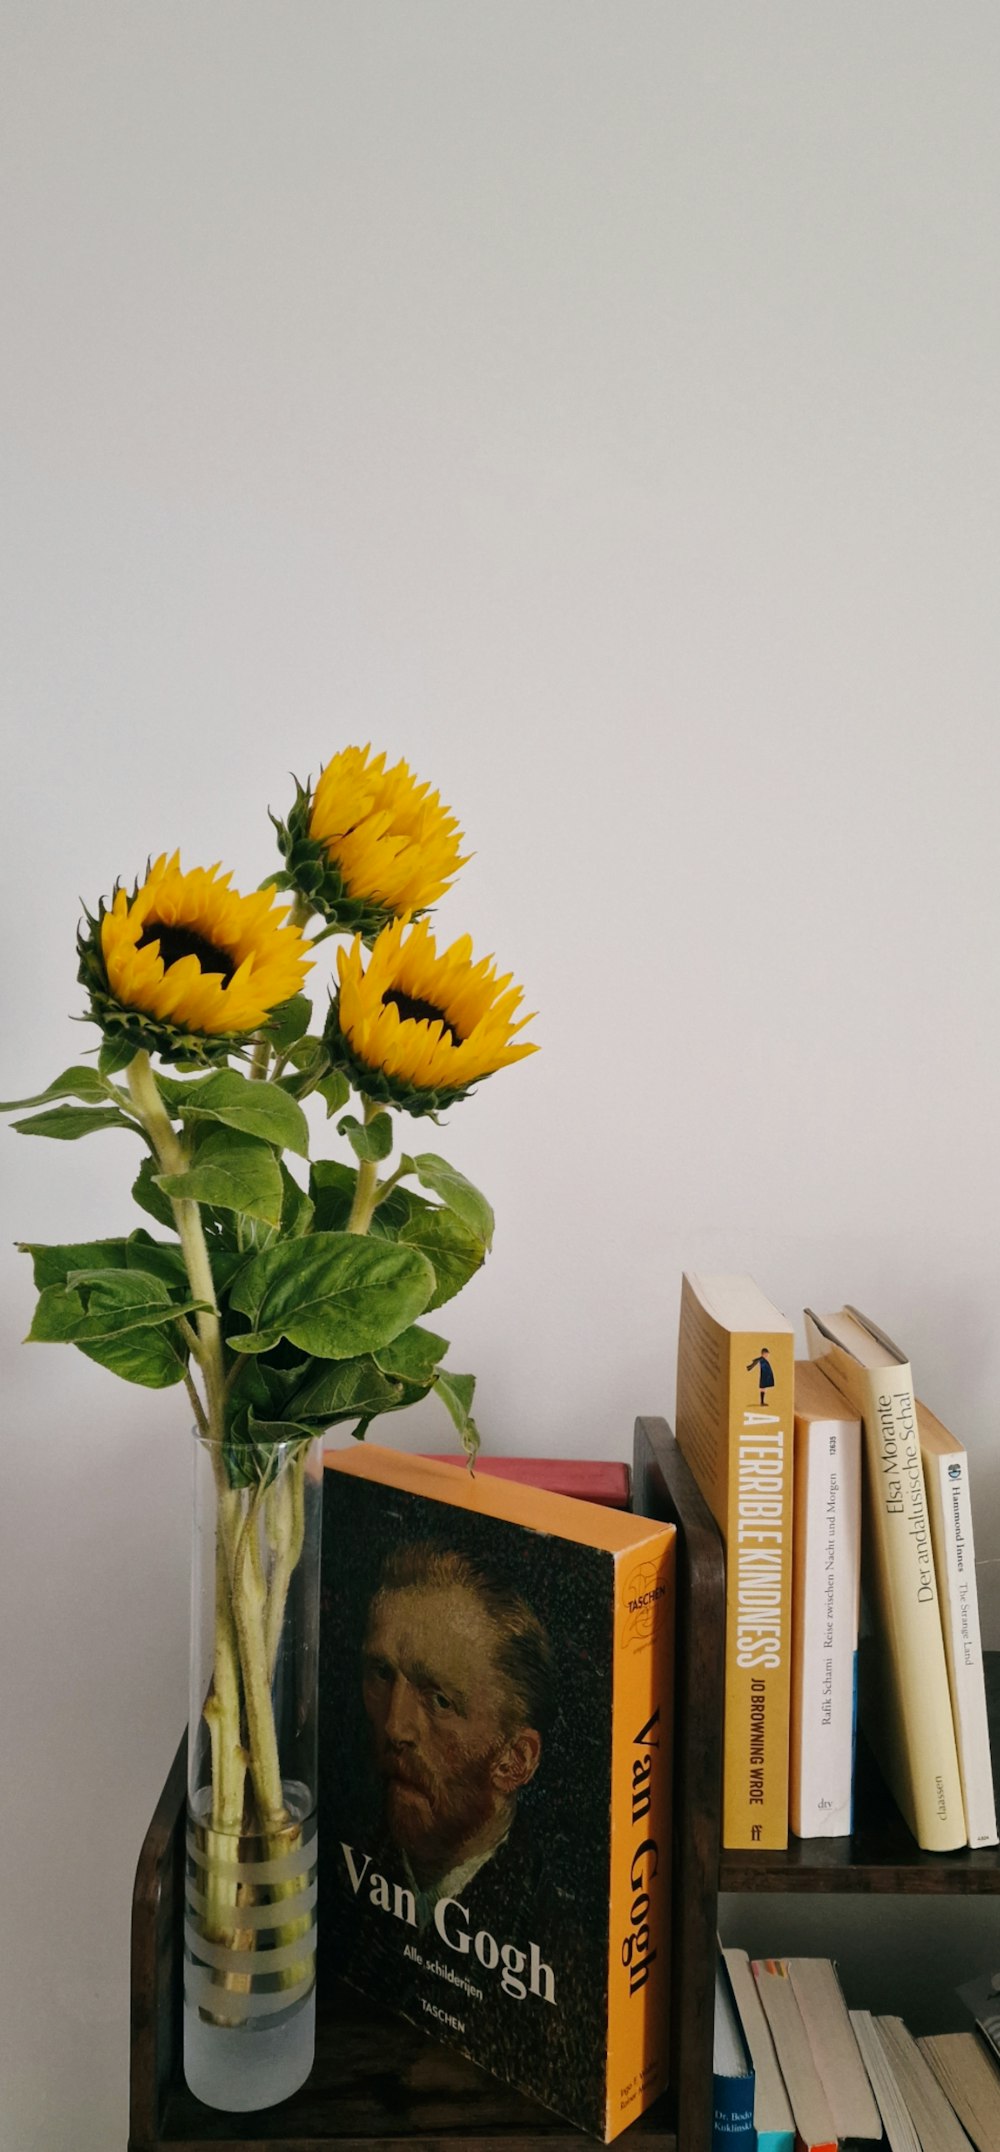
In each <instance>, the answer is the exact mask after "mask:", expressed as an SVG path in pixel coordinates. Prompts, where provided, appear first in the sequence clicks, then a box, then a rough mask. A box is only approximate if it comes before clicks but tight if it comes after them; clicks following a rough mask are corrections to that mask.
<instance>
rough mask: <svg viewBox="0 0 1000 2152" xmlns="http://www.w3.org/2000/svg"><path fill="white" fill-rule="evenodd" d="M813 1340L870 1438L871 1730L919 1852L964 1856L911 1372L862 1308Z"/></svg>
mask: <svg viewBox="0 0 1000 2152" xmlns="http://www.w3.org/2000/svg"><path fill="white" fill-rule="evenodd" d="M806 1338H807V1342H808V1345H809V1352H810V1355H811V1357H812V1358H813V1359H814V1360H816V1361H818V1363H819V1366H820V1367H821V1369H822V1371H823V1373H824V1375H827V1376H829V1379H830V1381H831V1382H832V1383H833V1384H834V1385H835V1387H836V1388H837V1389H838V1390H840V1391H841V1392H842V1394H843V1395H844V1396H845V1397H846V1398H848V1399H849V1400H850V1403H851V1405H852V1406H853V1408H854V1410H855V1412H857V1413H858V1414H859V1415H860V1418H861V1422H862V1426H863V1429H864V1438H863V1470H862V1511H863V1522H862V1532H861V1574H862V1587H863V1591H864V1598H865V1603H866V1607H867V1613H868V1618H869V1622H870V1625H871V1632H872V1640H871V1644H870V1645H869V1644H868V1643H864V1644H863V1645H862V1649H861V1653H860V1660H859V1671H860V1700H861V1723H862V1726H863V1728H864V1731H865V1733H866V1735H867V1737H868V1740H869V1743H870V1745H871V1747H872V1749H873V1750H874V1752H875V1756H876V1758H877V1760H878V1763H879V1765H880V1768H881V1770H882V1773H883V1776H884V1777H885V1779H886V1781H887V1783H888V1785H889V1786H890V1787H891V1789H892V1792H893V1795H894V1797H895V1800H896V1803H897V1806H898V1807H899V1808H900V1809H901V1810H902V1813H903V1815H904V1816H905V1817H906V1821H907V1823H908V1824H909V1826H910V1829H911V1831H912V1832H913V1835H914V1838H915V1839H916V1841H917V1844H918V1845H919V1846H922V1847H923V1848H924V1850H925V1852H927V1853H949V1852H953V1851H954V1850H955V1848H956V1847H958V1846H964V1845H965V1843H966V1836H965V1807H964V1804H963V1801H962V1782H961V1779H960V1777H959V1770H958V1752H957V1749H956V1746H955V1727H954V1721H953V1719H952V1712H951V1693H950V1690H949V1687H948V1668H947V1665H946V1663H945V1656H944V1638H943V1636H942V1632H941V1607H940V1601H939V1598H938V1588H937V1580H936V1576H935V1570H934V1552H933V1548H932V1545H931V1531H930V1521H929V1518H928V1513H927V1495H926V1489H925V1486H924V1472H923V1465H922V1463H921V1457H920V1441H919V1436H918V1431H917V1412H916V1402H915V1399H914V1395H913V1376H912V1374H911V1373H910V1367H909V1362H908V1361H907V1358H906V1355H905V1353H902V1352H901V1351H900V1349H899V1347H898V1345H893V1343H892V1342H891V1340H890V1339H889V1338H887V1337H885V1336H883V1334H882V1332H881V1331H880V1330H876V1328H875V1325H874V1323H870V1322H869V1321H868V1320H867V1318H866V1317H865V1316H863V1315H859V1313H858V1310H857V1309H856V1308H841V1309H840V1310H839V1311H838V1312H837V1314H835V1315H814V1314H813V1313H812V1311H811V1309H809V1308H807V1309H806Z"/></svg>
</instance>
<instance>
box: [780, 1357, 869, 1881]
mask: <svg viewBox="0 0 1000 2152" xmlns="http://www.w3.org/2000/svg"><path fill="white" fill-rule="evenodd" d="M794 1514H795V1527H794V1534H793V1557H792V1698H791V1743H790V1752H789V1817H790V1821H791V1826H792V1830H793V1831H794V1832H795V1834H796V1837H798V1838H841V1837H844V1836H846V1835H848V1834H849V1833H850V1831H851V1828H852V1825H853V1820H854V1750H855V1731H856V1724H857V1661H858V1612H859V1605H860V1593H861V1422H860V1420H859V1419H858V1417H857V1414H856V1413H853V1412H852V1411H851V1408H850V1406H849V1405H847V1404H845V1402H844V1399H843V1398H842V1396H841V1394H840V1391H839V1390H835V1389H834V1386H833V1384H832V1383H831V1382H828V1381H827V1380H826V1377H825V1375H821V1373H820V1371H819V1368H818V1367H815V1366H814V1365H813V1363H812V1362H811V1361H808V1360H807V1361H801V1360H800V1361H796V1365H795V1500H794Z"/></svg>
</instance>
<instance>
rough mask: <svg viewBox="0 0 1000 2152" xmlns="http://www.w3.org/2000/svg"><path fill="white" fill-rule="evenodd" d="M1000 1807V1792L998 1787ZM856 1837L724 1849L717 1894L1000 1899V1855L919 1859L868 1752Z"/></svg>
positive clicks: (998, 1691) (990, 1674) (992, 1680)
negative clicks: (776, 1848) (767, 1849)
mask: <svg viewBox="0 0 1000 2152" xmlns="http://www.w3.org/2000/svg"><path fill="white" fill-rule="evenodd" d="M986 1683H987V1700H988V1704H989V1713H990V1743H991V1746H992V1750H993V1762H994V1770H996V1769H997V1765H998V1763H1000V1651H992V1652H987V1654H986ZM998 1799H1000V1787H998ZM855 1806H856V1813H857V1818H858V1823H857V1829H856V1830H855V1832H854V1835H853V1837H851V1838H790V1839H789V1842H788V1850H787V1852H784V1853H763V1852H762V1853H756V1852H752V1851H751V1852H742V1851H741V1852H736V1851H734V1850H733V1849H731V1848H729V1847H723V1849H722V1853H721V1855H720V1861H719V1889H720V1890H730V1891H773V1890H786V1891H817V1892H831V1891H865V1892H871V1893H875V1892H890V1891H891V1892H894V1893H899V1892H905V1893H909V1892H917V1893H923V1894H924V1895H925V1896H930V1895H942V1896H943V1895H944V1894H946V1893H947V1895H948V1896H959V1895H961V1896H966V1897H983V1896H987V1895H988V1894H989V1893H990V1892H993V1891H1000V1847H997V1846H986V1847H983V1848H980V1849H977V1850H976V1851H970V1850H969V1849H968V1848H966V1849H965V1851H964V1852H961V1853H922V1852H921V1850H920V1847H919V1846H918V1845H917V1842H916V1840H915V1838H914V1837H913V1836H912V1835H911V1833H910V1831H909V1830H908V1829H907V1826H906V1824H905V1823H904V1822H903V1818H902V1816H901V1815H900V1813H899V1810H898V1808H897V1807H896V1804H895V1802H894V1800H893V1798H892V1795H891V1794H890V1793H889V1791H888V1788H887V1786H886V1784H885V1781H884V1779H883V1778H882V1777H881V1776H880V1774H879V1772H878V1770H877V1769H876V1766H875V1764H874V1762H873V1760H872V1757H871V1754H870V1752H869V1751H868V1749H866V1748H865V1747H864V1746H863V1745H862V1747H861V1750H860V1753H859V1757H858V1783H857V1797H856V1803H855Z"/></svg>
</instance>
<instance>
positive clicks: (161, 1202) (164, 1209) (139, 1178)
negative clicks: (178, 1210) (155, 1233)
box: [132, 1158, 174, 1226]
mask: <svg viewBox="0 0 1000 2152" xmlns="http://www.w3.org/2000/svg"><path fill="white" fill-rule="evenodd" d="M156 1172H157V1165H156V1160H155V1158H144V1159H143V1161H142V1164H141V1166H140V1167H139V1171H138V1173H137V1175H136V1177H135V1180H134V1181H133V1183H132V1194H133V1196H134V1198H135V1201H136V1202H137V1203H138V1205H139V1209H140V1210H144V1211H145V1212H146V1213H147V1215H148V1216H149V1217H150V1218H155V1220H156V1223H157V1225H166V1226H172V1225H173V1223H174V1214H173V1211H172V1210H171V1207H170V1197H169V1196H165V1195H164V1193H163V1190H162V1188H158V1187H157V1185H156Z"/></svg>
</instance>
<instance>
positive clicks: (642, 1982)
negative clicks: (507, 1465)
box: [320, 1443, 675, 2142]
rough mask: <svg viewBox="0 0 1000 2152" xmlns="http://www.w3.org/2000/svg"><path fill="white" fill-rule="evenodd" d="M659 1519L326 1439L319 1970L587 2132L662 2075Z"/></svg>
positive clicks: (666, 1601) (665, 1861) (664, 1608)
mask: <svg viewBox="0 0 1000 2152" xmlns="http://www.w3.org/2000/svg"><path fill="white" fill-rule="evenodd" d="M674 1561H675V1533H674V1529H673V1527H672V1526H670V1525H663V1524H658V1523H654V1522H652V1521H650V1520H648V1519H645V1518H642V1517H636V1516H633V1515H632V1514H630V1513H628V1512H622V1511H616V1510H611V1509H604V1508H602V1507H600V1506H599V1505H596V1504H594V1503H590V1502H579V1501H574V1500H572V1499H570V1498H568V1497H565V1496H560V1495H553V1494H548V1493H546V1492H544V1491H542V1490H539V1489H537V1488H534V1487H529V1486H523V1485H517V1484H515V1483H512V1482H507V1481H505V1480H501V1479H498V1478H495V1477H490V1476H488V1475H487V1474H485V1473H479V1472H477V1473H476V1474H475V1476H472V1475H471V1474H469V1473H468V1472H466V1471H456V1470H455V1469H454V1468H453V1467H452V1466H451V1465H445V1464H439V1463H435V1462H432V1461H431V1460H429V1459H426V1458H420V1457H414V1456H407V1455H404V1454H401V1453H400V1452H398V1451H394V1450H388V1449H380V1448H377V1447H375V1446H374V1445H373V1444H370V1443H365V1444H364V1445H363V1446H359V1447H358V1448H357V1449H354V1450H351V1451H342V1452H335V1453H333V1454H331V1455H329V1456H328V1458H327V1484H326V1500H325V1503H324V1525H323V1582H322V1590H323V1619H322V1624H321V1646H320V1651H321V1660H320V1710H321V1743H320V1746H321V1764H320V1798H321V1802H322V1813H323V1817H324V1829H325V1840H326V1846H327V1852H326V1857H325V1861H324V1863H323V1871H324V1880H325V1895H326V1900H327V1903H326V1907H325V1911H326V1915H327V1917H326V1920H325V1933H326V1936H327V1938H328V1940H329V1944H330V1949H331V1952H332V1959H333V1970H334V1971H336V1972H338V1973H339V1974H341V1975H342V1976H343V1977H344V1978H345V1979H346V1980H347V1981H349V1982H350V1983H351V1984H352V1985H353V1986H355V1987H356V1988H358V1989H360V1990H361V1991H362V1992H363V1993H364V1994H366V1995H368V1996H370V1997H372V1998H373V1999H374V2000H376V2001H377V2002H379V2003H382V2004H385V2005H388V2006H389V2007H391V2008H395V2009H397V2010H399V2011H401V2012H402V2013H403V2014H404V2015H405V2016H406V2017H408V2018H411V2019H412V2020H413V2022H414V2023H416V2024H418V2025H420V2026H421V2027H422V2028H423V2029H424V2030H425V2031H426V2032H429V2033H431V2034H432V2035H433V2036H434V2037H435V2038H436V2039H439V2040H442V2041H444V2042H446V2043H447V2044H448V2045H450V2046H453V2047H457V2048H459V2049H460V2050H461V2051H462V2053H464V2054H466V2055H469V2056H471V2058H472V2059H473V2061H475V2062H478V2063H480V2064H482V2065H483V2066H484V2067H485V2068H486V2069H488V2070H491V2071H493V2072H494V2074H495V2075H496V2076H498V2077H500V2078H503V2079H505V2080H506V2081H507V2082H508V2083H511V2084H513V2085H517V2086H518V2087H520V2088H521V2089H522V2090H523V2091H525V2092H528V2093H531V2094H533V2095H534V2097H535V2098H536V2099H539V2100H541V2101H542V2102H543V2103H544V2104H545V2105H546V2106H548V2107H550V2108H553V2109H554V2110H555V2111H556V2112H557V2113H558V2114H561V2115H563V2116H565V2117H566V2118H567V2119H568V2120H569V2121H571V2122H574V2123H576V2124H577V2125H578V2126H580V2127H581V2128H584V2129H587V2130H589V2131H591V2132H592V2133H593V2134H594V2135H596V2136H598V2137H600V2138H602V2139H603V2140H604V2141H605V2142H609V2141H610V2140H611V2139H612V2138H613V2137H615V2136H617V2135H618V2133H619V2131H621V2130H623V2129H624V2128H625V2127H626V2126H627V2125H628V2124H629V2123H630V2122H632V2121H634V2120H635V2118H636V2116H637V2115H639V2114H640V2113H642V2112H643V2110H644V2109H645V2108H646V2107H648V2106H649V2105H650V2104H651V2102H652V2101H653V2100H654V2099H655V2098H656V2096H657V2095H658V2093H659V2092H661V2091H662V2090H663V2088H664V2086H665V2084H666V2082H667V2066H668V2055H667V2026H668V2020H669V1993H668V1986H669V1960H670V1948H669V1944H670V1904H669V1888H670V1851H671V1838H670V1830H671V1822H670V1787H671V1750H672V1715H673V1708H672V1707H673V1625H674V1575H675V1570H674Z"/></svg>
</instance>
